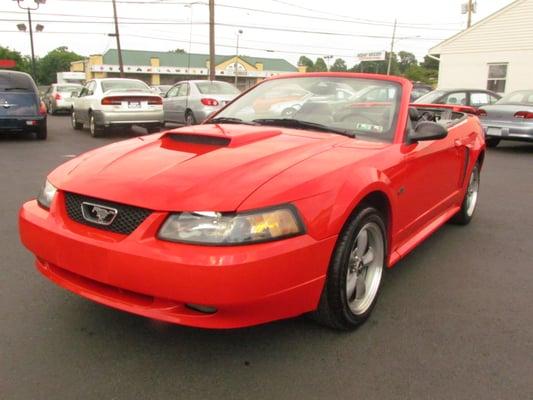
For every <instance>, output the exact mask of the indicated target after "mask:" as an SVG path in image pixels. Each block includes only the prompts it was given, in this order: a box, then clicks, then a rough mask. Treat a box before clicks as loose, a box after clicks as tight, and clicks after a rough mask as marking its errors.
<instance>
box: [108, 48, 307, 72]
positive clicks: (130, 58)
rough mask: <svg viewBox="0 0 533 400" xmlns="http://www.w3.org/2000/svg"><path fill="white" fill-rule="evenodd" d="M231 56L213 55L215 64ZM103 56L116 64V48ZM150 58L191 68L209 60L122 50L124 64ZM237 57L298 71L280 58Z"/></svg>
mask: <svg viewBox="0 0 533 400" xmlns="http://www.w3.org/2000/svg"><path fill="white" fill-rule="evenodd" d="M189 57H190V58H189ZM233 57H234V56H227V55H217V56H216V57H215V64H216V65H219V64H221V63H223V62H224V61H227V60H229V59H231V58H233ZM103 58H104V64H111V65H117V64H118V52H117V50H116V49H109V50H108V51H107V52H106V53H105V54H104V56H103ZM151 58H159V64H160V66H162V67H187V66H188V65H190V67H191V68H205V67H206V66H207V62H208V60H209V55H208V54H195V53H190V54H188V53H175V52H173V51H144V50H122V59H123V61H124V64H125V65H150V59H151ZM239 58H240V59H242V60H243V61H245V62H247V63H248V64H251V65H252V66H254V67H255V65H256V64H257V63H261V64H263V69H264V70H265V71H276V72H296V71H298V69H297V68H296V67H295V66H294V65H292V64H291V63H289V62H288V61H287V60H284V59H282V58H261V57H248V56H239ZM189 63H190V64H189Z"/></svg>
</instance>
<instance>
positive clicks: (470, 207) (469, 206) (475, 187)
mask: <svg viewBox="0 0 533 400" xmlns="http://www.w3.org/2000/svg"><path fill="white" fill-rule="evenodd" d="M478 192H479V166H478V165H476V166H474V169H473V170H472V174H470V182H469V183H468V188H467V189H466V214H467V215H468V216H469V217H471V216H472V214H474V210H475V209H476V204H477V197H478Z"/></svg>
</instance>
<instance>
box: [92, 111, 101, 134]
mask: <svg viewBox="0 0 533 400" xmlns="http://www.w3.org/2000/svg"><path fill="white" fill-rule="evenodd" d="M89 132H90V133H91V136H92V137H99V136H102V135H103V134H104V127H102V126H99V125H97V124H96V119H95V118H94V115H93V114H92V113H91V114H89Z"/></svg>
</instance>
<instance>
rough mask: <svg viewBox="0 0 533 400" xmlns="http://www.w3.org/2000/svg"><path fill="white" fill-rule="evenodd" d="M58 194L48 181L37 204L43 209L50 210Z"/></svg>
mask: <svg viewBox="0 0 533 400" xmlns="http://www.w3.org/2000/svg"><path fill="white" fill-rule="evenodd" d="M56 193H57V188H56V187H55V186H54V185H52V184H51V183H50V182H48V179H47V180H46V182H45V183H44V185H43V187H42V189H41V192H40V193H39V197H37V202H38V203H39V205H40V206H41V207H44V208H46V209H50V204H52V200H54V196H55V195H56Z"/></svg>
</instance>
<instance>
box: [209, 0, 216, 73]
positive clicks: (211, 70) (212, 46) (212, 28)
mask: <svg viewBox="0 0 533 400" xmlns="http://www.w3.org/2000/svg"><path fill="white" fill-rule="evenodd" d="M209 80H210V81H214V80H215V0H209Z"/></svg>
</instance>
